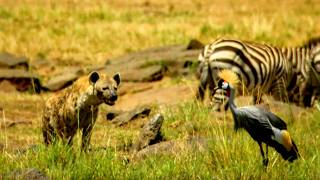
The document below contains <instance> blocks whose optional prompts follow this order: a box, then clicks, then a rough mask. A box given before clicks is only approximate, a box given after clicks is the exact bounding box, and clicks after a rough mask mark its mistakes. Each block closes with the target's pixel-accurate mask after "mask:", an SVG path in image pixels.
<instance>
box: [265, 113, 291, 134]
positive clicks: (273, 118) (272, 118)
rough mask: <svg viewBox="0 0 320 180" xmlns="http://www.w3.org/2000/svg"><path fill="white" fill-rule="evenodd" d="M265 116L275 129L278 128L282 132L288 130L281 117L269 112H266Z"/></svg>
mask: <svg viewBox="0 0 320 180" xmlns="http://www.w3.org/2000/svg"><path fill="white" fill-rule="evenodd" d="M265 114H266V116H267V117H268V120H269V122H270V123H271V124H272V126H273V127H275V128H278V129H280V130H284V129H287V124H286V123H285V122H284V121H283V120H282V119H281V118H280V117H278V116H277V115H275V114H273V113H272V112H269V111H265Z"/></svg>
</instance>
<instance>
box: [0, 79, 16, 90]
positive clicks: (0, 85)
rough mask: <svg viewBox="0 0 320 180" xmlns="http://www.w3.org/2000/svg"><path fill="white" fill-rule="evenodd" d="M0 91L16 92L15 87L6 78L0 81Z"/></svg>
mask: <svg viewBox="0 0 320 180" xmlns="http://www.w3.org/2000/svg"><path fill="white" fill-rule="evenodd" d="M0 91H2V92H17V90H16V87H15V86H14V85H13V84H11V83H10V81H8V80H3V81H1V82H0Z"/></svg>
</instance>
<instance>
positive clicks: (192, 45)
mask: <svg viewBox="0 0 320 180" xmlns="http://www.w3.org/2000/svg"><path fill="white" fill-rule="evenodd" d="M202 48H204V44H202V42H200V41H199V40H197V39H191V40H190V42H189V44H188V45H187V49H188V50H191V49H202Z"/></svg>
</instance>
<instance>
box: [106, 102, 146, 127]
mask: <svg viewBox="0 0 320 180" xmlns="http://www.w3.org/2000/svg"><path fill="white" fill-rule="evenodd" d="M150 112H151V107H148V106H142V107H138V108H135V109H133V110H131V111H125V112H121V113H120V112H118V113H114V114H113V115H115V117H113V118H112V119H113V120H112V123H114V124H116V125H118V126H123V125H125V124H127V123H128V122H130V121H132V120H134V119H137V118H138V117H145V116H148V115H149V114H150ZM117 114H118V115H117ZM106 116H107V119H110V117H112V115H111V114H110V113H108V114H107V115H106ZM108 116H109V117H108Z"/></svg>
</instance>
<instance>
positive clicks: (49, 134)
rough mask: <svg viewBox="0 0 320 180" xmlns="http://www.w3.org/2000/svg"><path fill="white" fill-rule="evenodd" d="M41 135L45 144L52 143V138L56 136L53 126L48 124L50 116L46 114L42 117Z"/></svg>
mask: <svg viewBox="0 0 320 180" xmlns="http://www.w3.org/2000/svg"><path fill="white" fill-rule="evenodd" d="M42 135H43V141H44V143H45V144H46V145H49V144H52V142H53V140H54V139H55V138H56V133H55V131H54V128H53V127H52V126H51V125H50V118H49V117H48V116H46V115H44V116H43V119H42Z"/></svg>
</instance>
